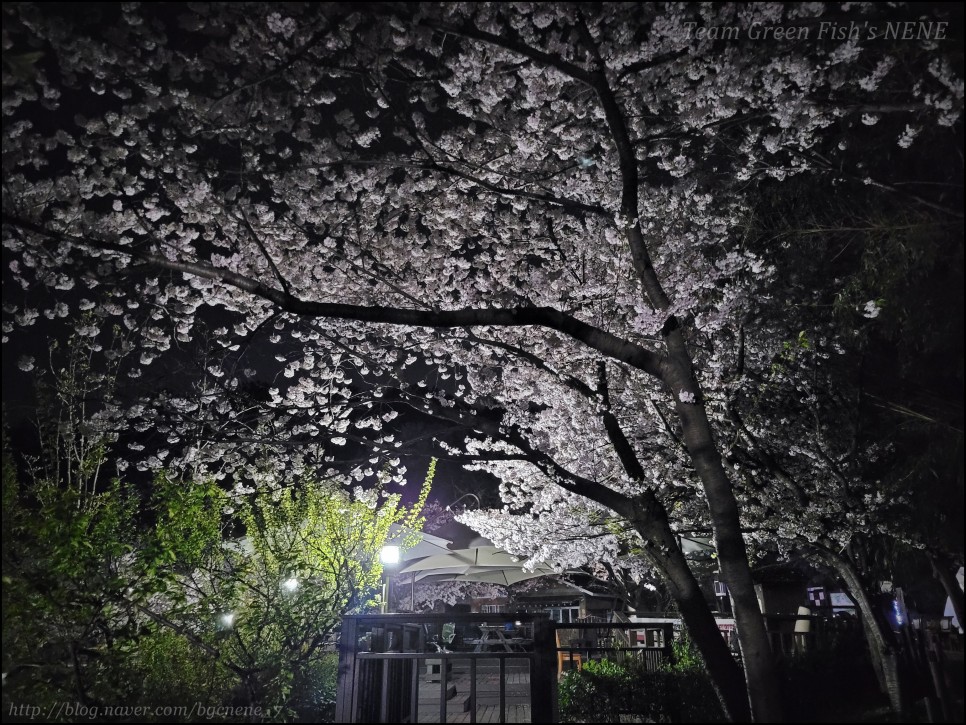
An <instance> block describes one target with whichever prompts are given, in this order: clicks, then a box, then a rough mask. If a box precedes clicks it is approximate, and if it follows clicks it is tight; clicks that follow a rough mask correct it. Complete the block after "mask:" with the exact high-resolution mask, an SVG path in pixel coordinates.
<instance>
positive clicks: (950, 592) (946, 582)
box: [928, 554, 964, 627]
mask: <svg viewBox="0 0 966 725" xmlns="http://www.w3.org/2000/svg"><path fill="white" fill-rule="evenodd" d="M928 556H929V563H931V564H932V570H933V572H934V573H935V574H936V578H937V579H939V581H940V583H941V584H942V585H943V589H945V590H946V596H948V597H949V599H950V600H951V601H952V603H953V612H955V613H956V620H957V621H958V622H959V626H960V627H962V626H964V625H963V588H962V587H961V586H959V581H958V580H957V579H956V570H953V571H950V570H949V564H948V563H947V562H945V561H942V560H941V559H940V558H939V557H937V556H934V555H932V554H929V555H928ZM958 568H959V567H957V569H958Z"/></svg>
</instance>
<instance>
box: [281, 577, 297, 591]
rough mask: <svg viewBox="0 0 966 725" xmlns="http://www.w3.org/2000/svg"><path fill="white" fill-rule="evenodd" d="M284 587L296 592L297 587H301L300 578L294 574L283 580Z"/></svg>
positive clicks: (286, 589)
mask: <svg viewBox="0 0 966 725" xmlns="http://www.w3.org/2000/svg"><path fill="white" fill-rule="evenodd" d="M282 588H283V589H284V590H285V591H287V592H294V591H295V590H296V589H298V588H299V580H298V579H296V578H295V577H294V576H293V577H289V578H288V579H286V580H285V581H283V582H282Z"/></svg>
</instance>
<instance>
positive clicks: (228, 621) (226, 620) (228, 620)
mask: <svg viewBox="0 0 966 725" xmlns="http://www.w3.org/2000/svg"><path fill="white" fill-rule="evenodd" d="M219 621H220V622H221V626H223V627H230V626H231V625H233V624H234V623H235V615H234V613H233V612H225V613H224V614H222V615H221V617H219Z"/></svg>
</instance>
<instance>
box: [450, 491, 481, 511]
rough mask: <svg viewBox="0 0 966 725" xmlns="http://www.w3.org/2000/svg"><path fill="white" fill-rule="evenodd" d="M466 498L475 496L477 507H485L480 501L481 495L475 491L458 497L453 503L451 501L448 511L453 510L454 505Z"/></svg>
mask: <svg viewBox="0 0 966 725" xmlns="http://www.w3.org/2000/svg"><path fill="white" fill-rule="evenodd" d="M464 498H475V499H476V508H483V504H481V503H480V497H479V496H477V495H476V494H475V493H464V494H463V495H462V496H460V497H459V498H458V499H456V500H455V501H453V503H451V504H450V505H449V506H447V507H446V510H447V511H452V510H453V507H454V506H455V505H456V504H458V503H459V502H460V501H462V500H463V499H464Z"/></svg>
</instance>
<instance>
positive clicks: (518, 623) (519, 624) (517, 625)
mask: <svg viewBox="0 0 966 725" xmlns="http://www.w3.org/2000/svg"><path fill="white" fill-rule="evenodd" d="M522 625H523V622H521V621H520V620H519V619H518V620H517V621H515V622H514V623H513V626H514V627H520V626H522Z"/></svg>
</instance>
